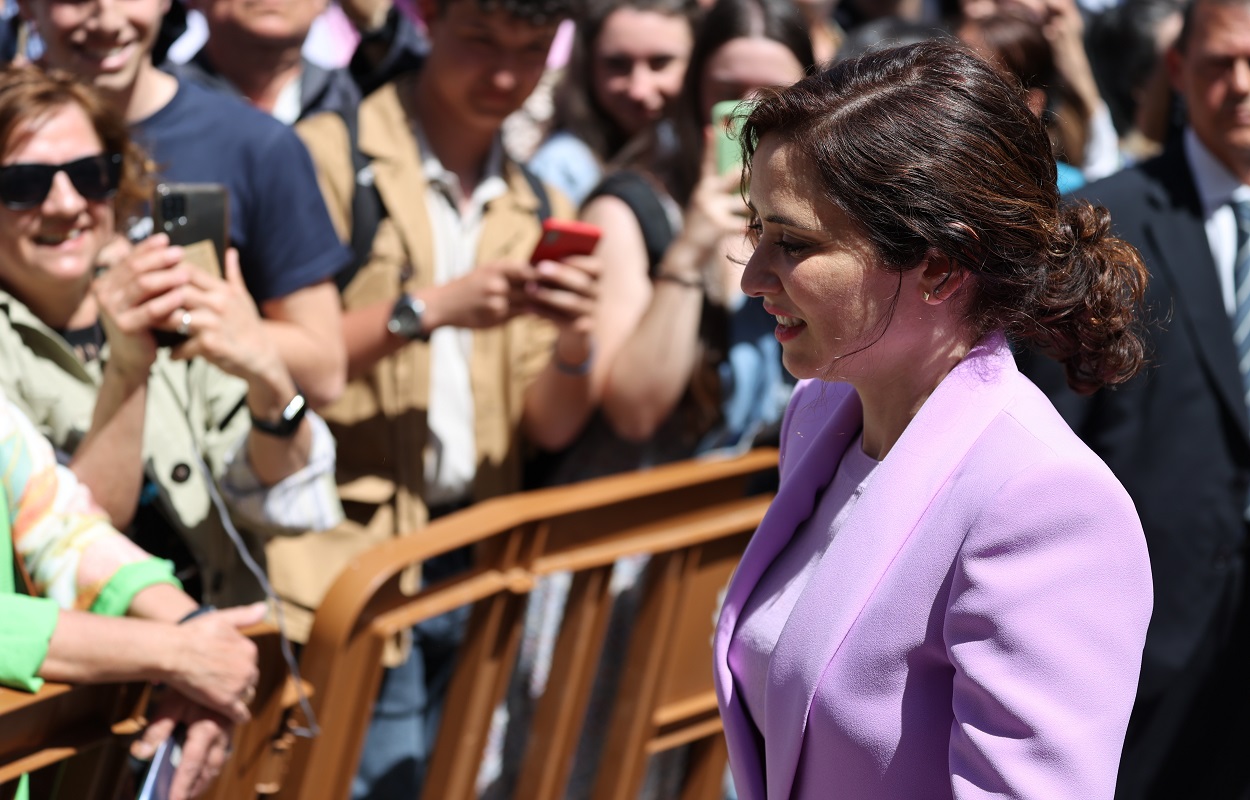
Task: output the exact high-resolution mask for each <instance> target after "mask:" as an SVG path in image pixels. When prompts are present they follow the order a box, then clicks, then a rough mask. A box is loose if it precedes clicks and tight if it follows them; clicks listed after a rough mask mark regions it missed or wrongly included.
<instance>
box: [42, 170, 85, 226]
mask: <svg viewBox="0 0 1250 800" xmlns="http://www.w3.org/2000/svg"><path fill="white" fill-rule="evenodd" d="M86 205H87V200H86V198H84V197H83V196H82V195H81V194H79V193H78V189H76V188H75V187H74V183H73V181H71V180H70V179H69V176H68V175H66V174H65V173H64V172H58V173H56V174H55V175H53V176H52V188H51V189H49V190H48V196H47V197H45V198H44V200H43V205H42V206H41V208H42V210H43V213H45V214H49V215H51V214H60V215H64V216H76V215H78V214H80V213H82V210H83V209H84V208H85V207H86Z"/></svg>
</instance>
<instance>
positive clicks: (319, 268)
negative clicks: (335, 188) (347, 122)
mask: <svg viewBox="0 0 1250 800" xmlns="http://www.w3.org/2000/svg"><path fill="white" fill-rule="evenodd" d="M132 133H133V135H134V137H135V140H136V141H137V142H139V143H140V144H141V145H143V147H144V148H145V149H146V150H147V151H148V154H149V155H150V156H151V157H152V160H153V161H154V162H156V168H157V172H158V174H159V175H160V177H161V179H162V180H165V181H170V182H178V183H222V184H225V186H226V188H227V189H228V190H229V192H230V244H231V245H232V246H234V247H236V248H238V250H239V264H240V266H241V267H242V270H243V279H244V280H245V281H246V282H247V288H248V290H249V291H250V292H251V294H252V297H254V298H255V299H256V302H257V303H263V302H264V301H266V300H272V299H274V298H278V297H285V296H286V295H288V294H291V293H292V292H294V291H296V290H298V289H302V288H304V287H306V286H310V285H312V284H314V283H318V282H320V281H322V280H325V279H327V278H332V277H333V276H334V275H335V273H337V272H338V271H339V270H341V269H343V267H345V266H346V265H347V263H348V262H349V261H351V259H352V253H351V250H349V249H348V248H347V247H346V246H345V245H344V244H343V243H342V242H340V241H339V239H338V236H337V235H336V234H335V232H334V226H333V225H332V224H331V222H330V215H329V212H328V211H326V207H325V202H324V201H323V200H322V197H321V190H320V189H319V188H318V186H317V174H316V172H315V170H314V168H313V163H312V159H311V158H310V157H309V155H308V150H307V149H305V147H304V143H303V142H301V141H300V140H299V137H298V136H296V135H295V133H294V132H293V131H292V130H291V129H290V128H288V127H287V126H285V125H283V124H282V123H281V122H278V121H277V120H275V119H273V118H272V117H270V116H268V115H267V114H264V113H262V112H260V111H258V110H256V109H255V108H252V107H251V106H249V105H247V104H246V103H244V102H243V101H241V100H238V99H235V98H233V97H230V96H228V95H225V94H222V93H219V92H211V91H208V90H207V89H204V88H202V87H199V86H196V85H194V84H192V83H188V82H187V81H179V82H178V92H177V93H176V94H175V95H174V98H173V100H171V101H170V102H169V103H168V104H167V105H166V106H165V107H164V108H162V109H161V110H159V111H157V112H156V113H155V114H153V115H152V116H150V117H148V118H147V119H145V120H143V121H142V122H138V123H136V124H135V125H134V126H133V129H132ZM147 225H148V230H150V228H151V223H150V222H148V223H147Z"/></svg>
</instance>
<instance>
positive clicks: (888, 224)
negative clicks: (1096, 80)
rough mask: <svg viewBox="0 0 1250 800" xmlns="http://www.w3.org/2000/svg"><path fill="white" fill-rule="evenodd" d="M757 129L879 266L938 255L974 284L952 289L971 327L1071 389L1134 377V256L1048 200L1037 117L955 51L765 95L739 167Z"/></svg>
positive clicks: (1051, 191) (1106, 225)
mask: <svg viewBox="0 0 1250 800" xmlns="http://www.w3.org/2000/svg"><path fill="white" fill-rule="evenodd" d="M770 135H771V136H779V137H781V138H782V139H783V140H784V141H786V142H788V143H789V144H791V145H792V146H795V147H797V148H798V150H799V151H800V152H802V153H803V154H804V155H805V156H806V157H807V159H808V160H809V161H810V163H811V164H812V165H813V166H814V167H815V169H816V170H817V174H818V176H819V178H820V181H821V183H822V185H823V188H824V198H823V199H824V200H825V201H827V202H830V203H833V204H834V205H836V206H837V207H838V208H840V209H841V210H842V211H843V212H845V213H846V214H847V215H848V216H849V217H850V218H851V219H852V220H853V221H854V222H855V223H856V224H857V225H858V227H859V229H860V230H861V231H862V232H863V233H864V234H865V235H866V236H867V237H868V239H869V240H870V241H871V242H872V244H873V245H874V247H875V249H876V251H877V253H878V255H879V256H880V259H881V263H882V265H883V267H884V268H885V269H890V270H895V271H898V272H904V271H907V270H910V269H913V268H915V267H917V266H919V265H920V264H921V263H922V262H923V261H924V260H925V259H926V257H928V256H930V255H932V254H939V255H941V256H944V257H946V258H948V259H949V260H950V261H951V262H952V263H953V264H955V265H957V266H958V267H960V268H962V269H965V270H967V271H968V272H969V273H970V274H971V275H972V276H974V278H975V280H973V281H969V282H966V283H965V287H966V288H967V291H969V292H970V295H969V297H968V300H967V312H966V313H967V323H968V324H969V326H970V327H971V329H972V330H973V332H974V333H976V334H978V335H979V334H984V333H987V332H989V331H992V330H999V329H1001V330H1004V331H1006V332H1007V333H1008V335H1010V336H1012V337H1014V338H1016V339H1017V340H1022V341H1025V342H1028V343H1031V344H1033V345H1034V346H1036V347H1038V348H1039V349H1041V350H1042V351H1043V352H1046V353H1047V354H1049V355H1051V356H1053V357H1054V358H1056V359H1058V360H1059V361H1061V362H1063V364H1064V366H1065V368H1066V369H1067V373H1068V382H1069V383H1070V384H1071V385H1072V387H1073V388H1074V389H1076V390H1077V391H1083V392H1089V391H1093V390H1094V389H1097V388H1098V387H1100V386H1102V385H1105V384H1114V383H1120V382H1123V381H1125V380H1127V379H1128V378H1130V377H1132V376H1133V375H1134V374H1135V373H1136V372H1137V371H1138V370H1139V369H1140V367H1141V365H1142V363H1143V361H1144V358H1145V355H1144V345H1143V342H1142V339H1141V336H1140V326H1141V322H1140V313H1141V304H1142V297H1143V294H1144V293H1145V287H1146V268H1145V266H1144V264H1143V263H1142V260H1141V257H1140V255H1139V254H1138V252H1137V251H1136V250H1135V249H1134V248H1133V247H1132V246H1131V245H1129V244H1128V243H1127V242H1124V241H1123V240H1121V239H1118V238H1115V237H1114V236H1112V235H1111V234H1110V226H1111V223H1110V217H1109V215H1108V213H1107V211H1106V210H1105V209H1101V208H1094V207H1093V206H1091V205H1090V204H1088V203H1075V204H1071V205H1068V206H1065V207H1061V206H1060V203H1059V192H1058V189H1057V188H1056V186H1055V159H1054V156H1053V155H1052V154H1051V147H1050V141H1049V139H1048V138H1047V136H1046V131H1045V129H1044V128H1043V126H1042V123H1041V122H1040V121H1039V120H1038V119H1037V117H1035V116H1034V115H1033V113H1032V112H1031V111H1030V110H1029V108H1028V106H1027V105H1026V104H1025V102H1024V99H1023V97H1022V95H1021V92H1020V90H1019V88H1018V87H1013V86H1011V85H1009V84H1008V83H1007V82H1006V81H1005V80H1004V79H1003V78H1002V77H1001V76H1000V75H999V74H998V72H997V71H996V70H995V69H994V68H993V67H991V66H990V65H989V64H987V63H986V62H985V61H984V60H982V59H981V58H979V57H978V56H976V55H975V54H973V53H972V52H971V51H970V50H968V49H967V48H966V47H964V46H962V45H959V44H955V43H951V42H946V41H940V40H934V41H929V42H922V43H920V44H914V45H910V46H907V47H900V48H894V49H890V50H882V51H876V52H870V53H867V54H865V55H863V56H860V57H859V58H854V59H850V60H847V61H843V62H839V63H837V64H835V65H834V66H833V67H831V68H830V69H828V70H826V71H825V72H823V73H821V74H819V75H815V76H812V77H809V78H806V79H804V80H802V81H800V82H799V83H797V84H795V85H794V86H792V87H790V88H789V89H784V90H780V91H776V92H772V93H770V94H769V95H768V96H767V97H766V98H765V99H763V100H762V101H761V102H760V103H758V104H757V105H756V106H755V108H754V109H753V110H752V112H751V114H750V116H749V118H748V119H747V121H746V123H745V126H744V134H743V137H742V140H743V149H744V153H745V155H746V163H747V164H748V165H749V164H750V160H751V156H752V155H753V154H754V151H755V149H756V148H757V147H758V146H759V142H760V140H761V139H762V138H763V137H764V136H770ZM748 169H749V168H748Z"/></svg>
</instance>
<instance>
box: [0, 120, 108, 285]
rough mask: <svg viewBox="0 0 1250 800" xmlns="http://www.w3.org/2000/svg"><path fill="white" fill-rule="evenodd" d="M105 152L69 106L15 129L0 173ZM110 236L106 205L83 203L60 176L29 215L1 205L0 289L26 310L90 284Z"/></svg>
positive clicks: (88, 125)
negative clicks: (24, 304) (68, 285)
mask: <svg viewBox="0 0 1250 800" xmlns="http://www.w3.org/2000/svg"><path fill="white" fill-rule="evenodd" d="M102 152H104V145H103V143H102V142H101V141H100V137H99V136H98V135H96V132H95V127H94V126H93V125H92V124H91V120H90V119H88V117H87V114H86V112H84V111H83V110H82V107H81V106H79V105H77V104H69V105H64V106H61V107H60V108H58V109H56V110H54V111H52V112H50V113H48V114H47V115H45V116H43V117H39V118H35V119H32V120H30V121H29V122H27V123H26V124H25V125H23V126H21V127H19V128H18V129H17V131H16V132H15V133H14V135H13V138H12V139H11V140H10V141H9V143H8V148H7V149H6V151H5V153H4V156H3V158H2V159H0V166H9V165H12V164H65V163H68V162H71V161H75V160H77V159H80V158H85V157H87V156H93V155H99V154H101V153H102ZM112 231H113V208H112V205H111V204H110V202H109V201H107V200H100V201H93V200H87V199H86V198H84V197H83V196H82V195H81V194H79V193H78V191H77V190H76V189H75V188H74V184H73V183H72V182H71V181H70V179H69V177H68V176H67V175H66V174H65V173H64V172H58V173H56V175H55V177H54V178H53V179H52V188H51V189H50V190H49V192H48V195H47V197H45V198H44V199H43V202H42V203H40V204H38V205H36V206H35V207H34V208H29V209H25V210H20V211H19V210H14V209H11V208H8V207H7V206H4V205H0V283H3V284H4V286H5V287H6V288H8V289H9V290H11V291H12V292H13V293H14V294H15V295H17V296H18V297H19V298H21V299H23V300H24V301H25V302H27V304H28V305H29V304H30V303H31V302H32V301H31V298H37V297H41V296H43V297H48V296H51V295H49V294H44V293H50V292H64V291H65V289H66V283H75V282H77V283H83V284H89V283H90V280H91V277H92V269H93V267H94V264H95V259H96V256H97V255H98V254H99V252H100V249H101V248H102V247H103V246H104V244H105V243H106V242H107V241H108V240H109V237H110V236H111V235H112Z"/></svg>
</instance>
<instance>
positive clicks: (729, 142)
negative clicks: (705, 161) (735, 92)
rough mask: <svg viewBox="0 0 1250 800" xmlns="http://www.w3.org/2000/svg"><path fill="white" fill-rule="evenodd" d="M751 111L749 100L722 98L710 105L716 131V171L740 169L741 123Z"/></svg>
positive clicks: (726, 171) (724, 171)
mask: <svg viewBox="0 0 1250 800" xmlns="http://www.w3.org/2000/svg"><path fill="white" fill-rule="evenodd" d="M750 113H751V101H750V100H722V101H720V102H719V103H717V104H716V105H714V106H712V130H714V131H716V133H717V136H716V171H717V172H719V173H720V174H721V175H725V174H727V173H730V172H738V171H739V170H741V169H742V142H741V141H739V137H740V136H741V134H742V123H743V122H745V121H746V118H747V115H748V114H750Z"/></svg>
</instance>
